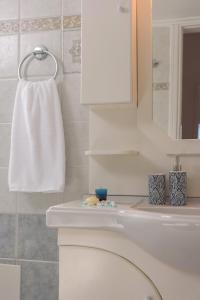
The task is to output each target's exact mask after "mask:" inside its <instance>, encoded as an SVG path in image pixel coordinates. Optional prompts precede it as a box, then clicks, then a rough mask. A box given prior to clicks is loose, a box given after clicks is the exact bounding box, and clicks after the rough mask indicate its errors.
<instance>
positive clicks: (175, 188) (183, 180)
mask: <svg viewBox="0 0 200 300" xmlns="http://www.w3.org/2000/svg"><path fill="white" fill-rule="evenodd" d="M175 159H176V163H175V165H174V168H173V171H171V172H169V199H170V203H171V205H173V206H183V205H186V202H187V173H186V172H185V171H182V167H181V164H180V157H179V156H176V157H175Z"/></svg>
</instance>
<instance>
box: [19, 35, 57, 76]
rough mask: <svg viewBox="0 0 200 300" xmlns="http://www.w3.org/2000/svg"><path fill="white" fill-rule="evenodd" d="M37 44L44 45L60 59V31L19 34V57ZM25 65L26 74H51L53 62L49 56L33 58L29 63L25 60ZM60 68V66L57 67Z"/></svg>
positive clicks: (52, 72) (53, 68)
mask: <svg viewBox="0 0 200 300" xmlns="http://www.w3.org/2000/svg"><path fill="white" fill-rule="evenodd" d="M37 45H45V46H46V47H47V48H48V49H49V50H50V51H51V52H52V53H53V54H54V55H55V56H56V57H57V59H58V61H60V60H61V33H60V31H58V30H57V31H42V32H37V33H28V34H22V35H21V47H20V57H21V59H22V58H23V57H24V56H25V55H26V54H27V53H30V52H32V51H33V49H34V47H35V46H37ZM25 67H28V69H27V72H26V73H27V75H28V76H33V75H34V76H40V75H53V74H54V72H55V63H54V61H53V60H52V58H51V57H47V59H45V60H44V61H38V60H36V59H34V60H33V61H32V62H31V63H30V64H29V63H28V62H27V61H26V63H25ZM59 70H61V68H59Z"/></svg>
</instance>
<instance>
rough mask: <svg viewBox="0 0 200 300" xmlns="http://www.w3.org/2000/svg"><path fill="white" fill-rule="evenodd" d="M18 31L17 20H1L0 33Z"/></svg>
mask: <svg viewBox="0 0 200 300" xmlns="http://www.w3.org/2000/svg"><path fill="white" fill-rule="evenodd" d="M18 31H19V22H18V20H1V21H0V35H5V34H15V33H17V32H18Z"/></svg>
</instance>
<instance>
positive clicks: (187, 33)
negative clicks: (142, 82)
mask: <svg viewBox="0 0 200 300" xmlns="http://www.w3.org/2000/svg"><path fill="white" fill-rule="evenodd" d="M152 3H153V6H152V7H153V8H152V9H153V12H152V15H153V22H152V24H153V25H152V26H153V30H152V32H153V34H152V36H153V64H152V65H153V119H154V122H155V123H156V124H158V126H160V127H161V128H162V129H163V130H165V131H166V132H167V133H168V134H169V135H170V136H171V137H173V138H176V139H180V138H182V139H200V1H199V0H167V1H166V0H153V1H152Z"/></svg>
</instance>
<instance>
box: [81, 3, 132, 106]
mask: <svg viewBox="0 0 200 300" xmlns="http://www.w3.org/2000/svg"><path fill="white" fill-rule="evenodd" d="M135 3H136V1H135V0H82V82H81V85H82V87H81V103H82V104H106V103H111V104H112V103H130V102H132V95H133V93H134V94H135V93H136V76H135V74H136V69H137V67H136V34H135V33H136V4H135ZM133 81H134V87H133V85H132V83H133Z"/></svg>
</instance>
